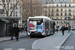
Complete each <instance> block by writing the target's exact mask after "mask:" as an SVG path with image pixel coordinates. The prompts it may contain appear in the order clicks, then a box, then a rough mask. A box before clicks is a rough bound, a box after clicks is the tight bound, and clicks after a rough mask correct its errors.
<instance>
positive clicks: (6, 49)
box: [4, 48, 12, 50]
mask: <svg viewBox="0 0 75 50" xmlns="http://www.w3.org/2000/svg"><path fill="white" fill-rule="evenodd" d="M4 50H12V48H5V49H4Z"/></svg>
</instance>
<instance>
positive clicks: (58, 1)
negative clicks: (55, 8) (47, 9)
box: [39, 0, 71, 3]
mask: <svg viewBox="0 0 75 50" xmlns="http://www.w3.org/2000/svg"><path fill="white" fill-rule="evenodd" d="M39 1H41V2H45V1H46V0H39ZM47 1H48V2H49V1H52V0H47ZM54 1H56V2H55V3H60V0H54ZM64 1H65V0H62V3H65V2H64ZM66 2H67V3H71V0H66Z"/></svg>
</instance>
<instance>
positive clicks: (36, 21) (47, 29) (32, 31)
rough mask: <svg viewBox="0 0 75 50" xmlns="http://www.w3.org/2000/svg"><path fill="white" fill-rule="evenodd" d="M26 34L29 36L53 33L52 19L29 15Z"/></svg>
mask: <svg viewBox="0 0 75 50" xmlns="http://www.w3.org/2000/svg"><path fill="white" fill-rule="evenodd" d="M27 34H28V35H30V36H31V37H33V36H35V35H42V36H47V35H53V34H54V21H53V20H51V19H50V18H49V17H46V16H35V17H29V18H28V20H27Z"/></svg>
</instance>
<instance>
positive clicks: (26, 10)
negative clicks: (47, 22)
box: [22, 0, 43, 21]
mask: <svg viewBox="0 0 75 50" xmlns="http://www.w3.org/2000/svg"><path fill="white" fill-rule="evenodd" d="M30 4H31V0H23V4H22V7H23V21H27V18H28V17H30V16H31V13H32V16H40V15H42V9H43V7H42V4H41V3H40V2H39V1H36V0H34V1H33V0H32V12H31V5H30Z"/></svg>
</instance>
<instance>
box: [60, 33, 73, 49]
mask: <svg viewBox="0 0 75 50" xmlns="http://www.w3.org/2000/svg"><path fill="white" fill-rule="evenodd" d="M71 35H72V33H71V34H70V35H69V36H68V37H67V39H68V38H69V37H70V36H71ZM67 39H65V40H64V42H63V43H62V44H61V46H60V48H59V50H61V47H62V46H63V44H64V43H65V42H66V41H67Z"/></svg>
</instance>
